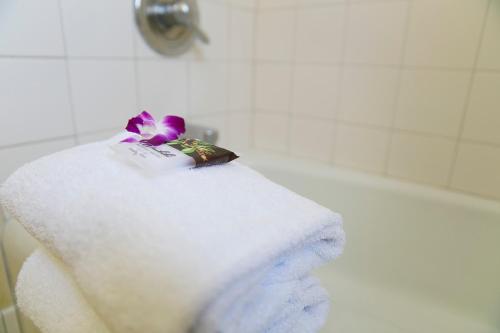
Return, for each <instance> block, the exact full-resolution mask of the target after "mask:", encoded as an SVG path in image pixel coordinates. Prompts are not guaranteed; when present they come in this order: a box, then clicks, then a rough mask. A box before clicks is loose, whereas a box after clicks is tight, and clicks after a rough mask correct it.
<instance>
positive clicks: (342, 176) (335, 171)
mask: <svg viewBox="0 0 500 333" xmlns="http://www.w3.org/2000/svg"><path fill="white" fill-rule="evenodd" d="M240 156H241V163H243V164H246V165H249V166H250V167H253V168H256V169H257V170H258V169H259V167H264V168H266V167H267V168H273V169H277V170H283V169H285V170H289V171H292V172H294V173H299V174H300V173H309V174H310V173H311V171H313V172H314V175H315V176H316V177H326V178H330V179H332V178H333V179H335V180H336V181H339V182H349V183H353V184H356V185H362V186H366V187H369V188H376V189H382V190H386V191H391V192H396V193H401V194H404V195H406V196H413V197H417V198H419V199H424V200H433V201H437V202H442V203H445V204H451V205H457V206H462V207H464V206H465V207H470V208H472V209H478V210H482V211H487V212H492V213H495V214H498V215H500V201H497V200H494V199H488V198H483V197H479V196H476V195H471V194H467V193H462V192H455V190H454V189H446V188H439V187H434V186H431V185H425V184H417V183H412V182H409V181H407V180H405V179H399V178H398V179H396V178H389V177H387V176H384V175H378V174H371V173H365V172H361V171H356V170H352V169H347V168H344V167H341V166H334V165H330V164H326V163H321V162H315V161H308V160H307V159H305V158H296V157H290V156H286V155H283V154H279V153H275V152H263V151H259V150H249V151H246V152H243V153H241V155H240ZM499 223H500V221H499Z"/></svg>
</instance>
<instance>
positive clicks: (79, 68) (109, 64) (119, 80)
mask: <svg viewBox="0 0 500 333" xmlns="http://www.w3.org/2000/svg"><path fill="white" fill-rule="evenodd" d="M69 74H70V77H71V79H70V81H71V94H72V97H73V108H74V113H75V120H76V129H77V132H78V133H83V132H91V131H99V130H103V129H109V128H115V127H118V126H120V125H121V124H122V123H123V122H124V120H125V119H128V118H129V117H130V115H133V114H134V113H135V112H137V98H136V87H135V81H134V64H133V62H131V61H127V60H124V61H120V60H70V61H69Z"/></svg>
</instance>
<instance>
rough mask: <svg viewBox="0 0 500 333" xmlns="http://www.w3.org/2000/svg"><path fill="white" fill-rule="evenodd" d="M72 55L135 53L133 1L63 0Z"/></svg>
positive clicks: (67, 44) (123, 54) (65, 22)
mask: <svg viewBox="0 0 500 333" xmlns="http://www.w3.org/2000/svg"><path fill="white" fill-rule="evenodd" d="M61 9H62V16H63V26H64V35H65V39H66V47H67V51H68V55H69V56H100V57H132V56H133V55H134V50H133V39H132V38H133V35H132V33H133V29H134V28H133V25H134V24H135V23H134V22H135V21H134V18H133V15H132V14H133V11H132V2H131V1H121V0H106V1H99V0H86V1H80V0H61Z"/></svg>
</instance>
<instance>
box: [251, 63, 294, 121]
mask: <svg viewBox="0 0 500 333" xmlns="http://www.w3.org/2000/svg"><path fill="white" fill-rule="evenodd" d="M255 71H256V73H255V107H256V108H257V109H264V110H273V111H282V112H287V111H288V110H289V108H290V98H291V96H292V91H291V82H292V66H290V65H289V64H283V63H279V64H276V63H259V64H257V66H256V68H255Z"/></svg>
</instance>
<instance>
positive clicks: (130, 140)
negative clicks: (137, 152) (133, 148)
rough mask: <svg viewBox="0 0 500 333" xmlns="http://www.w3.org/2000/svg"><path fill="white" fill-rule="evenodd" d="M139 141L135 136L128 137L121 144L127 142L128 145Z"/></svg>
mask: <svg viewBox="0 0 500 333" xmlns="http://www.w3.org/2000/svg"><path fill="white" fill-rule="evenodd" d="M138 141H139V140H137V139H136V138H134V137H133V136H131V137H128V138H126V139H123V140H122V141H120V142H127V143H132V142H138Z"/></svg>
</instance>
